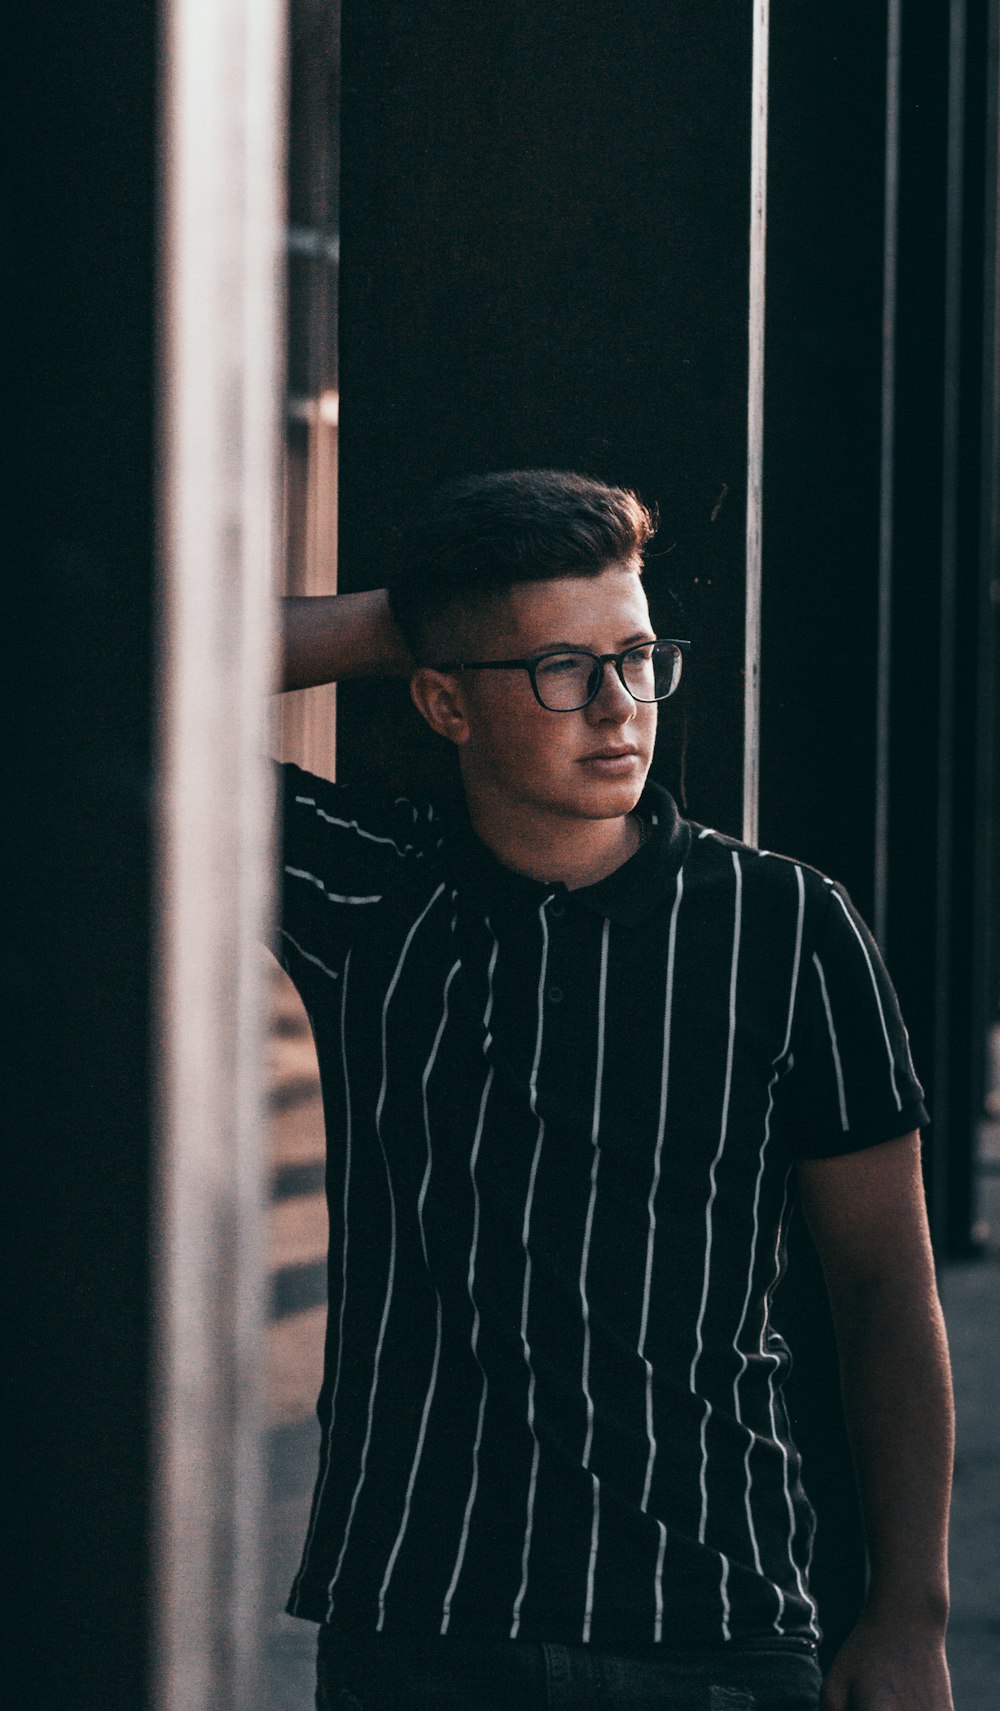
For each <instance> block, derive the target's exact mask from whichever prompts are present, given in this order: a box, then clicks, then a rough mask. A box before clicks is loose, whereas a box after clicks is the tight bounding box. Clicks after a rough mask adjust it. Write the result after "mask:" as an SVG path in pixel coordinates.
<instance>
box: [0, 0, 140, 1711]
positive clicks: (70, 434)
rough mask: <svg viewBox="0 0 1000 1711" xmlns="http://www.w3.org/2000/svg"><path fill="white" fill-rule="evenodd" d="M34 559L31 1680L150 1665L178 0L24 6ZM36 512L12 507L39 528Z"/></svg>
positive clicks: (21, 962)
mask: <svg viewBox="0 0 1000 1711" xmlns="http://www.w3.org/2000/svg"><path fill="white" fill-rule="evenodd" d="M6 69H7V72H8V75H9V77H10V89H9V93H8V94H7V97H6V99H5V101H4V103H3V104H2V106H3V113H4V123H5V125H6V126H7V127H8V135H7V138H6V146H5V149H4V155H5V160H6V161H7V163H8V166H9V167H13V168H14V169H15V170H14V171H12V173H11V178H10V180H9V182H10V186H11V188H10V192H9V195H8V199H7V202H6V206H5V212H4V227H5V230H4V260H5V270H6V272H7V276H8V283H9V284H10V285H11V286H12V287H13V299H12V300H13V303H14V309H13V312H12V314H11V315H10V318H9V320H8V322H7V328H6V330H7V331H8V333H9V334H11V335H12V337H11V349H10V357H11V362H10V370H9V372H10V373H11V374H12V375H13V378H14V382H15V385H14V391H13V403H12V406H11V407H10V414H9V416H8V421H7V430H8V431H7V434H6V435H5V453H4V457H5V466H6V469H5V472H6V474H7V475H8V478H9V479H10V481H11V487H10V493H9V504H8V507H7V508H6V515H7V518H8V531H7V539H8V542H9V543H11V542H12V544H13V552H12V555H11V559H10V561H9V562H8V564H7V566H6V572H7V578H8V582H7V593H8V597H12V598H13V604H14V614H13V622H12V623H11V624H10V625H9V627H8V629H7V635H8V637H9V638H10V639H12V640H13V643H14V646H13V648H12V649H11V656H12V657H11V658H10V661H9V667H8V671H7V673H6V674H5V675H6V688H7V690H8V694H9V695H10V697H11V707H10V719H9V723H8V727H7V743H6V745H5V746H6V749H7V755H8V761H9V762H10V763H11V764H12V765H13V768H14V771H15V775H16V777H15V785H16V790H17V796H18V799H19V804H20V805H19V808H18V812H17V816H16V819H15V820H14V822H13V824H11V823H10V820H8V826H9V829H10V830H11V832H12V833H13V845H14V849H13V859H14V883H13V887H12V890H11V891H10V892H9V893H8V895H9V896H16V899H17V903H16V907H14V908H12V909H11V910H10V921H9V926H8V928H7V930H6V932H5V936H4V940H3V975H2V986H3V990H4V995H5V997H6V999H7V1001H8V1004H9V1005H10V1006H11V1009H12V1012H13V1016H14V1023H13V1042H11V1041H10V1040H8V1045H9V1047H10V1059H9V1064H10V1070H11V1071H12V1075H13V1080H14V1083H15V1087H16V1092H17V1098H16V1106H15V1117H14V1122H13V1125H12V1131H13V1138H14V1143H15V1144H14V1146H13V1149H12V1152H11V1162H10V1167H9V1176H8V1179H7V1184H8V1191H9V1188H10V1185H11V1179H12V1180H13V1185H14V1188H15V1194H14V1195H13V1196H11V1197H10V1198H9V1199H8V1204H13V1205H14V1206H15V1207H16V1228H15V1241H14V1244H13V1252H14V1253H15V1254H16V1268H17V1295H16V1306H17V1312H16V1338H15V1341H16V1344H17V1350H16V1353H11V1352H10V1351H9V1352H8V1359H7V1363H6V1371H7V1375H8V1376H7V1391H6V1396H5V1412H6V1413H7V1416H8V1418H10V1419H12V1421H13V1423H14V1425H15V1430H16V1435H17V1438H18V1441H19V1443H20V1444H21V1445H22V1448H23V1451H24V1454H23V1459H22V1461H21V1462H20V1464H19V1468H18V1475H17V1479H16V1481H15V1483H14V1494H15V1509H16V1511H17V1517H18V1520H19V1522H20V1523H21V1525H20V1527H19V1529H18V1532H17V1535H16V1543H13V1544H9V1546H8V1558H9V1566H12V1568H13V1572H14V1574H15V1576H16V1584H17V1619H16V1624H15V1626H16V1628H17V1638H18V1640H20V1641H22V1642H24V1666H25V1673H24V1678H23V1680H18V1679H16V1676H17V1668H16V1664H15V1666H14V1671H13V1673H14V1676H15V1684H14V1685H13V1686H11V1673H12V1672H11V1669H10V1667H9V1665H8V1666H6V1667H5V1671H4V1676H5V1686H6V1687H7V1688H8V1691H9V1692H11V1693H12V1703H17V1704H18V1705H23V1706H34V1705H39V1706H45V1707H49V1706H52V1705H56V1704H74V1705H79V1706H81V1707H89V1706H91V1705H93V1706H97V1705H100V1706H101V1707H102V1711H112V1708H117V1707H121V1708H122V1711H124V1708H125V1707H128V1708H129V1711H135V1707H137V1706H139V1705H141V1704H142V1703H144V1701H145V1692H146V1681H147V1676H146V1599H147V1591H148V1514H149V1468H148V1462H147V1447H146V1446H147V1435H148V1431H147V1418H146V1415H147V1380H148V1361H149V1351H148V1332H149V1316H148V1307H147V1292H148V1283H149V1263H150V1261H149V1252H150V1249H149V1216H148V1189H149V1182H148V1173H149V1165H150V1141H149V1133H150V1016H149V970H150V956H149V952H150V877H151V866H150V824H149V803H150V720H151V703H152V660H151V623H152V600H153V573H152V432H153V426H152V425H153V312H154V299H153V259H154V214H155V210H154V202H153V186H154V165H155V162H154V121H155V89H154V72H155V11H154V7H153V6H152V5H151V4H146V3H144V0H129V3H128V4H123V3H120V0H110V3H109V4H106V5H102V6H100V7H98V8H96V9H95V8H75V9H74V8H70V7H65V6H55V5H52V4H47V3H46V0H42V3H41V4H39V5H37V6H32V7H31V8H28V9H27V10H23V9H22V10H21V11H20V12H19V14H18V19H17V34H16V41H15V42H14V44H13V52H12V53H11V54H9V55H8V56H7V62H6ZM11 519H13V527H11Z"/></svg>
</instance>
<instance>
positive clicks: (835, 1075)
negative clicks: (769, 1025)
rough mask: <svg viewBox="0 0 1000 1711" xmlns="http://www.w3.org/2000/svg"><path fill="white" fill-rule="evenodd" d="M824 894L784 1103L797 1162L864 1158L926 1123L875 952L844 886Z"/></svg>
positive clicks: (893, 1000)
mask: <svg viewBox="0 0 1000 1711" xmlns="http://www.w3.org/2000/svg"><path fill="white" fill-rule="evenodd" d="M825 892H826V895H825V899H823V900H822V903H821V909H822V912H821V915H820V918H819V925H818V928H817V931H816V933H815V935H814V936H813V940H812V943H811V945H810V943H809V942H808V940H807V943H806V946H805V951H804V956H803V965H802V968H801V971H800V976H799V991H798V995H797V998H796V1007H795V1016H794V1021H793V1026H792V1035H791V1040H790V1049H789V1059H788V1070H787V1074H786V1075H785V1077H784V1079H783V1082H782V1084H781V1094H780V1098H779V1102H778V1109H779V1110H780V1117H781V1122H782V1127H783V1130H784V1132H785V1135H786V1138H787V1144H788V1147H789V1150H790V1151H791V1153H792V1154H793V1155H794V1156H796V1157H799V1158H829V1157H833V1156H835V1155H837V1154H840V1153H849V1152H856V1151H860V1150H861V1149H862V1148H863V1147H870V1146H875V1145H877V1144H878V1143H879V1142H881V1141H889V1140H893V1139H895V1138H896V1137H897V1136H899V1135H906V1134H909V1133H910V1131H911V1130H913V1129H917V1128H920V1127H921V1125H923V1124H925V1123H927V1122H928V1120H929V1119H928V1115H927V1110H926V1107H925V1105H924V1090H923V1088H922V1087H921V1084H920V1082H919V1081H918V1079H917V1076H916V1073H915V1071H914V1067H913V1062H912V1059H911V1057H910V1047H909V1039H908V1036H907V1032H906V1027H905V1024H904V1022H903V1018H902V1015H901V1014H900V1008H899V1001H898V999H897V997H896V993H895V990H894V988H893V985H892V981H891V980H890V978H889V975H888V973H887V971H886V967H885V964H884V962H883V960H882V956H881V953H880V952H879V949H878V946H877V945H876V943H875V940H874V938H873V937H872V935H871V933H870V931H869V929H868V927H867V926H866V924H865V922H864V921H863V920H862V918H861V916H860V915H859V914H858V911H857V910H856V909H855V907H854V904H853V903H852V902H851V899H850V898H849V896H848V895H847V892H846V891H845V890H844V889H843V887H842V886H840V885H836V884H834V883H833V882H832V881H826V882H825Z"/></svg>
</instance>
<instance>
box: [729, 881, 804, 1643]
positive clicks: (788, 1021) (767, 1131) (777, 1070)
mask: <svg viewBox="0 0 1000 1711" xmlns="http://www.w3.org/2000/svg"><path fill="white" fill-rule="evenodd" d="M795 881H796V885H797V888H798V907H797V913H796V921H795V949H794V952H793V955H792V975H791V979H790V981H789V984H788V1011H787V1015H786V1018H785V1037H784V1039H783V1041H782V1043H781V1047H780V1050H779V1051H778V1053H777V1055H776V1056H775V1057H774V1058H773V1059H772V1062H771V1069H772V1072H773V1073H772V1075H771V1079H770V1081H769V1083H768V1088H767V1109H766V1111H765V1113H764V1138H763V1140H762V1142H761V1146H760V1156H759V1158H758V1160H757V1179H756V1182H755V1183H754V1194H753V1231H752V1234H751V1238H750V1263H749V1265H748V1267H747V1286H746V1293H745V1294H744V1297H743V1310H742V1312H741V1314H740V1322H739V1324H738V1326H737V1328H736V1334H735V1336H734V1337H733V1348H734V1350H735V1352H736V1354H737V1355H738V1357H739V1362H740V1364H739V1369H738V1371H737V1373H736V1376H735V1378H734V1379H733V1411H734V1413H735V1415H736V1419H737V1421H738V1422H739V1424H740V1425H741V1426H742V1424H743V1416H742V1413H741V1412H740V1379H741V1378H742V1377H743V1374H744V1373H745V1372H746V1370H747V1367H748V1365H749V1362H748V1360H747V1356H746V1354H745V1353H744V1351H743V1350H742V1348H741V1347H740V1338H741V1336H742V1335H743V1327H744V1325H745V1324H746V1318H747V1313H748V1312H749V1309H750V1298H751V1295H752V1294H753V1274H754V1268H755V1266H756V1264H757V1242H758V1239H759V1237H760V1190H761V1183H762V1182H763V1179H764V1161H765V1157H766V1154H767V1148H768V1143H769V1141H770V1139H771V1114H772V1112H773V1110H774V1090H775V1087H776V1086H777V1084H778V1080H779V1078H780V1075H781V1071H782V1066H783V1063H784V1061H785V1060H786V1059H787V1055H788V1048H789V1046H790V1044H791V1039H792V1019H793V1017H794V1015H795V998H796V994H797V992H798V985H799V967H800V964H801V961H802V926H803V918H804V915H805V883H804V881H803V877H802V869H801V867H799V866H798V865H796V868H795ZM753 1445H754V1434H753V1432H752V1431H751V1430H749V1429H748V1430H747V1445H746V1450H745V1451H744V1456H743V1472H744V1490H743V1506H744V1510H745V1512H746V1518H747V1528H748V1531H749V1535H750V1545H751V1549H752V1550H753V1560H754V1566H755V1568H756V1570H757V1573H758V1574H760V1575H763V1573H764V1570H763V1566H762V1564H761V1558H760V1547H759V1545H758V1542H757V1530H756V1527H755V1526H754V1518H753V1503H752V1498H751V1472H750V1452H751V1450H752V1449H753ZM775 1592H776V1593H777V1594H778V1599H779V1606H778V1607H779V1610H780V1608H781V1605H782V1602H783V1595H782V1593H781V1590H780V1588H779V1587H775Z"/></svg>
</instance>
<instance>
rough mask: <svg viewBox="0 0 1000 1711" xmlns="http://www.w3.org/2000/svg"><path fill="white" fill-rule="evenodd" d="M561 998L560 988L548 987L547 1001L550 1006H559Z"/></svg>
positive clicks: (561, 991)
mask: <svg viewBox="0 0 1000 1711" xmlns="http://www.w3.org/2000/svg"><path fill="white" fill-rule="evenodd" d="M562 997H563V990H562V987H561V986H550V987H549V990H548V1000H549V1003H550V1004H561V1003H562Z"/></svg>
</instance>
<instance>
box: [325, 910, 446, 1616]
mask: <svg viewBox="0 0 1000 1711" xmlns="http://www.w3.org/2000/svg"><path fill="white" fill-rule="evenodd" d="M443 891H444V884H443V882H442V884H440V885H439V886H438V888H437V890H436V891H435V892H434V894H433V896H432V897H431V899H430V901H429V902H428V903H427V904H426V905H425V906H424V908H423V909H422V910H421V911H420V914H419V915H418V916H417V918H416V920H415V921H414V923H413V925H412V927H411V928H410V930H409V932H408V933H407V935H406V938H405V939H404V941H403V948H402V950H401V951H400V953H399V961H398V963H397V964H396V967H395V970H394V972H393V976H392V979H391V980H390V982H389V985H388V988H387V990H386V994H385V998H384V1000H383V1002H382V1085H381V1087H380V1088H379V1095H378V1103H377V1105H376V1107H375V1130H376V1133H377V1135H378V1140H379V1146H380V1147H381V1149H382V1162H383V1164H384V1165H385V1180H386V1187H387V1188H388V1190H389V1271H388V1276H387V1278H386V1286H385V1300H384V1302H383V1304H382V1318H381V1321H380V1323H379V1328H378V1340H377V1342H376V1344H375V1360H374V1362H373V1365H372V1384H371V1391H370V1392H369V1396H368V1421H367V1425H366V1427H365V1437H364V1443H363V1444H362V1446H361V1466H360V1469H359V1471H358V1479H357V1484H356V1485H355V1487H354V1494H353V1496H352V1498H351V1507H350V1510H349V1511H348V1516H347V1525H346V1526H345V1528H344V1537H343V1540H342V1541H341V1546H340V1555H339V1556H338V1558H337V1564H336V1567H335V1568H334V1571H333V1574H332V1575H331V1577H330V1584H329V1592H330V1602H329V1604H328V1606H327V1616H328V1617H330V1616H332V1615H333V1589H334V1587H335V1586H336V1584H337V1581H338V1579H339V1577H340V1571H341V1569H342V1568H343V1566H344V1557H345V1555H346V1554H347V1546H348V1541H349V1540H350V1537H351V1528H352V1527H353V1525H354V1516H355V1513H356V1511H357V1507H358V1498H359V1497H360V1495H361V1487H362V1486H363V1485H364V1482H365V1474H366V1473H367V1470H368V1450H369V1446H370V1444H371V1440H372V1425H373V1422H374V1419H375V1396H376V1393H377V1391H378V1378H379V1369H380V1367H381V1364H382V1347H383V1344H384V1342H385V1331H386V1326H387V1325H388V1323H389V1309H390V1307H391V1305H392V1288H393V1284H394V1282H395V1278H396V1194H395V1190H394V1189H393V1186H392V1174H391V1172H390V1170H389V1156H388V1154H387V1152H386V1150H385V1141H384V1140H383V1138H382V1112H383V1109H384V1107H385V1095H386V1088H387V1086H388V1081H389V1053H388V1043H387V1039H386V1030H387V1026H388V1016H389V1005H390V1004H391V1002H392V996H393V993H394V992H395V990H396V987H397V986H398V985H399V977H400V975H401V974H402V972H403V964H404V963H405V961H406V958H407V954H408V952H409V949H410V946H411V945H412V943H413V940H414V938H415V937H416V934H417V930H418V929H419V927H420V926H421V925H422V923H423V921H424V920H425V919H426V917H427V916H428V915H429V914H430V911H431V910H432V909H433V907H434V905H435V903H436V902H437V900H438V898H439V897H440V896H441V895H442V893H443Z"/></svg>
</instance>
